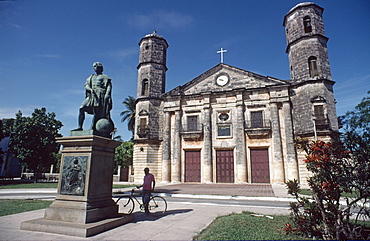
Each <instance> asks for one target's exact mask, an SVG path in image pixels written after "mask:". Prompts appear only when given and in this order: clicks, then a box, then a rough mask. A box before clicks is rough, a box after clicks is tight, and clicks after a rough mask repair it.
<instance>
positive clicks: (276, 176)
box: [271, 102, 284, 183]
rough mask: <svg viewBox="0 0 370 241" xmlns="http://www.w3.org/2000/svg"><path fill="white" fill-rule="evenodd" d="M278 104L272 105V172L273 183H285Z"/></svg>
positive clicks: (273, 103)
mask: <svg viewBox="0 0 370 241" xmlns="http://www.w3.org/2000/svg"><path fill="white" fill-rule="evenodd" d="M278 111H279V110H278V103H277V102H272V103H271V127H272V170H271V174H272V177H271V182H272V183H283V182H284V162H283V151H282V148H281V135H280V120H279V113H278Z"/></svg>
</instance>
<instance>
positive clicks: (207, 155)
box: [202, 96, 213, 183]
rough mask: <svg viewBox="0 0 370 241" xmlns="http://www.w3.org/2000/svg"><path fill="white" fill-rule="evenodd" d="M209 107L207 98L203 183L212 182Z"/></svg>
mask: <svg viewBox="0 0 370 241" xmlns="http://www.w3.org/2000/svg"><path fill="white" fill-rule="evenodd" d="M210 108H211V106H210V98H209V96H207V97H205V98H204V106H203V109H204V121H203V123H204V141H203V144H204V147H203V160H204V161H203V164H204V165H203V171H204V174H203V175H202V176H203V182H206V183H211V182H212V181H213V175H212V173H213V170H212V126H211V109H210Z"/></svg>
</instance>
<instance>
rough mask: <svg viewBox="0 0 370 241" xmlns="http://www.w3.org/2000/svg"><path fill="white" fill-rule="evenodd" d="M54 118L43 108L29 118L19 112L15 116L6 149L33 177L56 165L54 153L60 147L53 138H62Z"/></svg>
mask: <svg viewBox="0 0 370 241" xmlns="http://www.w3.org/2000/svg"><path fill="white" fill-rule="evenodd" d="M55 117H56V114H55V113H54V112H52V113H46V109H45V108H41V109H35V110H34V112H33V113H32V116H31V117H24V116H23V115H22V112H21V111H19V112H18V113H17V114H16V118H15V120H14V124H13V127H12V134H11V138H10V143H9V148H8V149H9V151H10V152H11V153H13V154H14V155H15V156H16V157H17V158H19V160H20V161H21V162H23V163H26V164H27V167H28V168H29V169H31V170H32V171H34V173H35V177H37V173H41V172H44V171H46V170H47V169H48V168H49V167H50V165H51V164H56V163H55V153H57V152H58V151H59V147H60V145H59V144H58V143H57V142H56V139H55V138H56V137H61V136H62V135H61V134H59V130H60V128H62V126H63V124H62V122H60V121H59V120H57V119H55ZM36 179H37V178H36ZM36 179H35V180H36Z"/></svg>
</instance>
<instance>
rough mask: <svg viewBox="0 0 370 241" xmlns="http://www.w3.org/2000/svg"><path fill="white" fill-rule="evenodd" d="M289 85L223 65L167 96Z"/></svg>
mask: <svg viewBox="0 0 370 241" xmlns="http://www.w3.org/2000/svg"><path fill="white" fill-rule="evenodd" d="M288 84H289V83H288V82H286V81H283V80H279V79H275V78H272V77H268V76H267V77H266V76H262V75H258V74H255V73H252V72H249V71H246V70H243V69H239V68H236V67H233V66H230V65H227V64H223V63H221V64H218V65H216V66H215V67H213V68H211V69H209V70H208V71H206V72H204V73H203V74H201V75H199V76H198V77H196V78H195V79H193V80H191V81H189V82H188V83H186V84H184V85H182V86H178V87H176V88H175V89H173V90H171V91H169V92H167V93H166V95H193V94H200V93H207V92H221V91H232V90H237V89H239V90H240V89H256V88H264V87H268V86H276V85H288Z"/></svg>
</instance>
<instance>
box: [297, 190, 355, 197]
mask: <svg viewBox="0 0 370 241" xmlns="http://www.w3.org/2000/svg"><path fill="white" fill-rule="evenodd" d="M299 194H302V195H308V196H312V191H311V189H301V191H300V192H299ZM357 196H358V195H356V193H346V192H343V193H342V197H349V198H356V197H357Z"/></svg>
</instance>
